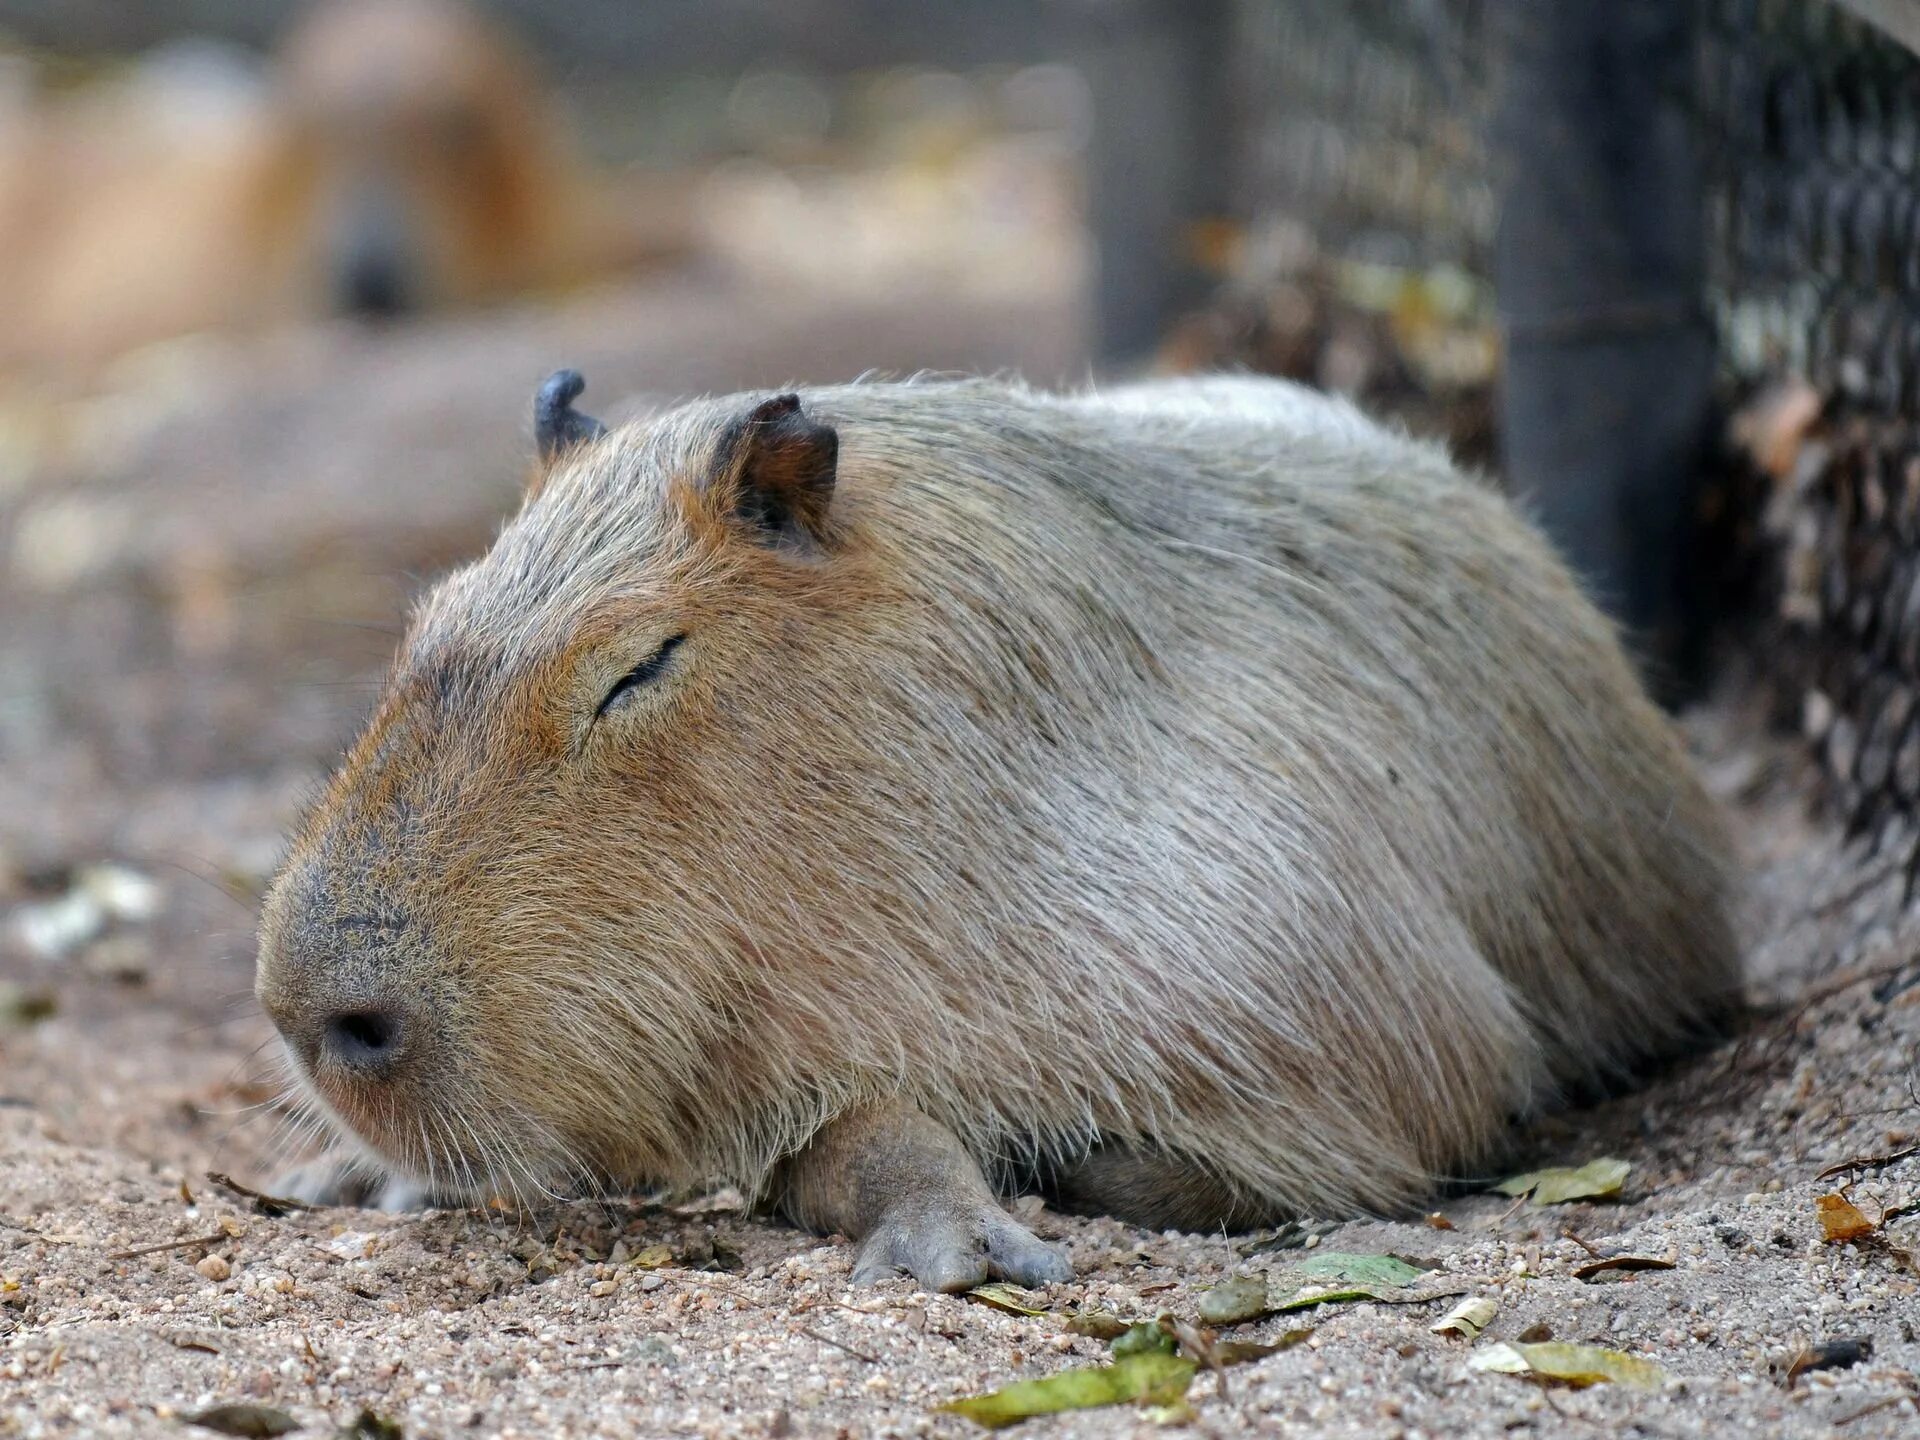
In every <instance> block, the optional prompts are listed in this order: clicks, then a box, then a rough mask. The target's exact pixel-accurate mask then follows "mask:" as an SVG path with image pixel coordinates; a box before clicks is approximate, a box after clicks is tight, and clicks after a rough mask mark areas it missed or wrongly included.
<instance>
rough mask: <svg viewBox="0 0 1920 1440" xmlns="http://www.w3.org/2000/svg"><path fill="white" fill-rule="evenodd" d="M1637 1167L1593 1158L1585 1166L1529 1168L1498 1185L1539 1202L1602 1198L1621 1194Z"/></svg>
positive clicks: (1501, 1191)
mask: <svg viewBox="0 0 1920 1440" xmlns="http://www.w3.org/2000/svg"><path fill="white" fill-rule="evenodd" d="M1632 1168H1633V1167H1632V1166H1631V1165H1629V1164H1628V1163H1627V1162H1626V1161H1624V1160H1613V1159H1607V1160H1590V1161H1588V1162H1587V1163H1586V1164H1585V1165H1580V1166H1566V1165H1558V1166H1554V1167H1553V1168H1551V1169H1547V1170H1529V1171H1528V1172H1527V1173H1526V1174H1524V1175H1515V1176H1514V1177H1513V1178H1512V1179H1510V1180H1502V1181H1501V1182H1500V1183H1499V1184H1498V1185H1496V1186H1494V1187H1493V1188H1494V1189H1495V1190H1498V1191H1499V1192H1500V1193H1501V1194H1502V1195H1531V1196H1532V1197H1533V1203H1534V1204H1536V1205H1564V1204H1566V1203H1567V1201H1569V1200H1598V1199H1604V1198H1605V1197H1607V1196H1610V1195H1618V1194H1619V1193H1620V1187H1621V1186H1622V1185H1624V1184H1626V1183H1627V1172H1628V1171H1630V1170H1631V1169H1632Z"/></svg>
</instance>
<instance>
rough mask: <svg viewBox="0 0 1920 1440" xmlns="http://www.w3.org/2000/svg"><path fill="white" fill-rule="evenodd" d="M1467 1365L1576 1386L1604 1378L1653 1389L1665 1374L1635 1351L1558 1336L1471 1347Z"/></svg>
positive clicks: (1613, 1381) (1597, 1381)
mask: <svg viewBox="0 0 1920 1440" xmlns="http://www.w3.org/2000/svg"><path fill="white" fill-rule="evenodd" d="M1467 1368H1468V1369H1469V1370H1479V1371H1482V1372H1490V1373H1493V1374H1498V1375H1531V1376H1538V1377H1539V1378H1541V1379H1543V1380H1558V1381H1560V1382H1561V1383H1562V1384H1565V1385H1572V1386H1576V1387H1580V1386H1586V1385H1597V1384H1600V1383H1602V1382H1603V1381H1604V1382H1610V1383H1612V1384H1615V1385H1626V1386H1630V1387H1631V1388H1633V1389H1636V1390H1657V1389H1659V1388H1660V1386H1661V1384H1662V1383H1664V1382H1665V1380H1666V1378H1667V1375H1666V1371H1664V1370H1662V1369H1661V1368H1660V1367H1659V1366H1658V1365H1656V1364H1654V1363H1653V1362H1652V1361H1651V1360H1643V1359H1641V1358H1640V1357H1639V1356H1638V1355H1629V1354H1627V1353H1626V1352H1625V1351H1622V1350H1608V1349H1606V1348H1604V1347H1602V1346H1599V1345H1570V1344H1567V1343H1565V1342H1564V1341H1558V1340H1549V1341H1547V1342H1546V1343H1545V1344H1542V1345H1522V1344H1518V1343H1508V1342H1506V1341H1501V1342H1498V1343H1496V1344H1493V1345H1488V1346H1486V1347H1484V1348H1483V1349H1480V1350H1477V1351H1475V1352H1474V1354H1473V1355H1472V1356H1471V1357H1469V1358H1468V1360H1467Z"/></svg>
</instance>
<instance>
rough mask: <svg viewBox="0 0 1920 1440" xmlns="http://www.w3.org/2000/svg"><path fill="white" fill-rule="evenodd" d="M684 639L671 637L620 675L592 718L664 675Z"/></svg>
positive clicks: (680, 636) (677, 636)
mask: <svg viewBox="0 0 1920 1440" xmlns="http://www.w3.org/2000/svg"><path fill="white" fill-rule="evenodd" d="M686 638H687V637H686V636H684V635H675V636H673V637H672V638H671V639H669V640H667V641H666V642H665V643H663V644H662V645H661V646H660V648H659V649H658V650H656V651H654V652H653V654H651V655H649V656H648V657H647V658H646V659H645V660H642V661H641V662H640V663H639V664H638V665H636V666H634V667H633V669H631V670H629V671H628V672H627V673H626V674H624V675H622V676H621V677H620V678H619V680H617V681H616V682H615V683H614V686H613V688H612V689H611V690H609V691H607V694H606V698H605V699H604V700H602V701H601V702H600V708H599V709H598V710H596V711H594V712H593V718H594V719H596V720H598V719H599V718H600V717H601V716H602V715H604V714H606V713H607V711H609V710H611V709H612V708H613V707H614V706H616V705H618V704H619V703H620V702H621V701H623V700H625V699H626V698H627V697H628V696H629V695H631V694H632V693H633V692H634V691H636V690H638V689H640V687H641V686H643V685H649V684H651V683H652V682H653V681H655V680H658V679H659V678H660V676H661V675H662V674H664V673H665V671H666V668H667V662H668V661H669V660H671V659H672V658H673V652H674V651H675V650H678V649H679V648H680V642H681V641H683V640H685V639H686Z"/></svg>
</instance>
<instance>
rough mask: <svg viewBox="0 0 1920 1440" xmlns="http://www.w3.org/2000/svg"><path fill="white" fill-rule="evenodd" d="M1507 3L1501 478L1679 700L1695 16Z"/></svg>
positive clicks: (1557, 2)
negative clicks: (1507, 478)
mask: <svg viewBox="0 0 1920 1440" xmlns="http://www.w3.org/2000/svg"><path fill="white" fill-rule="evenodd" d="M1499 3H1500V5H1501V19H1502V22H1503V23H1502V25H1501V37H1502V41H1503V43H1504V44H1505V46H1506V58H1507V88H1506V93H1505V96H1504V99H1503V102H1502V107H1501V115H1500V119H1499V122H1498V133H1497V140H1498V155H1499V159H1500V163H1501V165H1502V167H1503V171H1504V173H1503V182H1504V184H1503V188H1504V195H1503V199H1502V206H1501V222H1500V229H1499V234H1498V237H1497V239H1496V242H1495V251H1494V279H1495V286H1496V290H1497V293H1498V296H1499V305H1500V311H1501V320H1502V325H1503V328H1504V331H1505V338H1506V366H1505V376H1504V387H1503V393H1502V396H1501V424H1502V432H1503V441H1502V443H1503V446H1504V453H1505V460H1506V468H1507V472H1508V474H1509V476H1510V477H1511V480H1512V482H1513V485H1514V488H1515V489H1516V491H1518V492H1519V493H1520V494H1521V495H1523V496H1524V497H1526V498H1527V499H1529V500H1530V502H1531V504H1532V506H1533V507H1534V510H1535V513H1536V514H1537V515H1538V517H1539V518H1540V520H1541V522H1542V523H1543V524H1544V525H1545V527H1546V529H1547V531H1548V533H1549V534H1550V535H1551V536H1552V537H1553V539H1554V541H1555V542H1556V543H1557V544H1558V545H1559V546H1560V547H1561V549H1562V551H1563V553H1564V554H1565V555H1566V556H1567V558H1568V559H1569V560H1570V561H1571V562H1572V564H1573V565H1574V567H1575V568H1576V569H1577V570H1578V571H1579V573H1580V574H1581V576H1582V577H1583V578H1584V579H1585V580H1586V582H1587V583H1588V584H1589V585H1590V586H1591V587H1592V591H1593V594H1594V595H1595V597H1596V598H1597V599H1598V600H1599V601H1600V602H1601V603H1602V604H1603V605H1605V606H1606V607H1607V608H1608V609H1609V610H1610V611H1612V613H1613V614H1614V615H1615V617H1616V618H1617V619H1618V620H1620V621H1621V622H1622V624H1623V625H1624V626H1625V627H1626V628H1627V631H1628V633H1629V636H1630V638H1631V639H1632V640H1633V641H1634V643H1635V645H1636V647H1637V648H1638V650H1639V652H1640V654H1641V655H1642V656H1643V657H1644V658H1645V660H1646V661H1647V662H1648V670H1649V678H1650V679H1651V680H1652V681H1653V682H1654V685H1655V688H1656V689H1657V690H1659V691H1661V692H1662V693H1664V694H1666V695H1668V696H1670V697H1671V696H1673V695H1674V694H1676V693H1677V691H1678V689H1679V687H1680V686H1681V685H1682V683H1683V682H1684V680H1685V678H1686V674H1687V671H1688V670H1690V669H1691V667H1692V662H1693V661H1694V658H1695V656H1694V654H1693V646H1694V644H1695V643H1696V641H1697V633H1696V631H1697V627H1696V626H1695V625H1694V624H1693V618H1694V617H1693V611H1694V610H1695V609H1696V597H1692V596H1690V595H1689V592H1688V585H1687V569H1688V556H1689V550H1690V544H1691V540H1692V534H1693V527H1694V516H1695V497H1696V485H1697V478H1698V476H1699V474H1700V468H1701V467H1700V461H1701V458H1702V454H1703V445H1704V442H1705V441H1706V439H1707V435H1708V425H1709V420H1710V412H1711V402H1712V384H1713V339H1712V332H1711V329H1710V327H1709V325H1708V322H1707V317H1706V314H1705V311H1704V287H1705V243H1704V229H1703V226H1704V215H1703V210H1704V198H1703V197H1704V190H1703V184H1702V178H1701V173H1700V158H1699V154H1698V141H1697V137H1696V134H1695V129H1694V122H1693V118H1692V114H1691V110H1690V106H1689V100H1690V96H1691V93H1692V89H1693V74H1694V72H1693V66H1694V57H1695V53H1696V42H1697V38H1698V31H1697V27H1698V25H1699V21H1700V16H1699V11H1698V7H1697V4H1696V3H1695V0H1608V3H1605V4H1596V3H1594V0H1499Z"/></svg>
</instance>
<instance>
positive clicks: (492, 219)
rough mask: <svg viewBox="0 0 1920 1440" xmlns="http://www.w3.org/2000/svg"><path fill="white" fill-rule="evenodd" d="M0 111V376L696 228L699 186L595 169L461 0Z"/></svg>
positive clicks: (375, 16)
mask: <svg viewBox="0 0 1920 1440" xmlns="http://www.w3.org/2000/svg"><path fill="white" fill-rule="evenodd" d="M183 60H184V62H185V63H182V62H183ZM0 118H4V120H5V122H6V123H5V124H0V313H4V314H5V315H6V316H7V323H6V325H5V327H4V328H0V367H10V368H21V367H27V366H51V367H59V368H60V369H62V370H64V371H65V372H67V373H78V374H81V375H85V374H86V373H87V372H88V371H89V370H91V369H93V368H95V367H97V366H98V365H99V364H101V363H102V362H104V361H107V360H110V359H111V358H112V357H114V356H115V355H117V354H119V353H121V352H123V351H126V350H129V349H133V348H136V347H138V346H140V345H143V344H146V343H149V342H152V341H155V340H160V339H165V338H167V337H170V336H175V335H180V334H186V333H190V332H196V331H207V330H234V329H253V328H263V327H270V326H274V325H280V324H286V323H294V322H299V321H303V320H311V319H315V318H318V317H323V316H327V315H335V314H362V315H377V316H390V315H395V314H401V313H406V312H412V311H420V310H428V309H433V308H439V307H444V306H451V305H459V304H465V303H471V302H479V301H489V300H497V299H500V298H502V297H504V296H509V295H512V294H515V293H519V292H523V291H527V290H534V289H550V288H559V287H564V286H567V285H570V284H576V283H581V282H585V281H591V280H596V279H600V278H603V277H605V276H608V275H611V274H615V273H618V272H620V271H621V270H623V269H627V268H630V267H632V266H636V265H639V264H642V263H645V262H649V261H653V260H659V259H664V258H667V257H670V256H673V255H677V254H680V253H683V252H685V251H687V250H689V249H691V248H693V247H694V245H695V244H696V240H697V228H698V227H697V219H696V216H695V212H694V208H693V206H692V204H691V201H692V197H693V185H692V182H691V181H690V180H689V179H688V178H687V177H684V176H673V175H666V174H657V175H651V176H634V177H623V176H617V175H614V174H611V173H607V172H602V171H598V170H596V169H595V168H594V167H592V166H590V165H588V164H587V162H586V161H585V159H584V158H583V157H582V156H581V155H580V153H579V149H578V146H577V145H576V144H575V142H574V139H573V137H572V136H571V135H569V134H568V133H567V130H566V127H565V126H564V125H563V123H562V122H561V118H560V116H559V114H558V113H557V111H556V108H555V105H554V103H553V101H552V99H551V97H550V96H549V94H548V93H547V91H546V90H545V88H544V87H543V86H542V85H541V84H540V82H539V79H538V77H537V76H536V74H535V72H534V69H533V66H532V65H531V64H530V63H529V62H528V61H527V60H526V59H525V58H524V57H523V56H522V55H521V53H520V52H519V51H518V49H517V48H516V47H515V46H514V45H513V44H512V43H511V41H510V40H509V39H507V38H506V37H505V36H504V35H503V34H502V33H500V32H499V31H498V30H497V29H496V28H495V27H494V26H493V25H491V24H489V23H488V22H486V21H485V20H484V19H483V18H482V17H481V16H479V15H478V14H476V13H475V12H474V11H472V10H471V9H469V8H467V7H466V6H464V5H462V4H460V3H458V0H322V3H318V4H314V5H312V6H310V7H309V8H308V9H307V11H306V12H305V13H304V14H303V16H302V18H301V19H300V21H299V23H298V24H296V25H295V26H294V28H293V29H292V31H291V32H290V33H289V34H288V36H287V37H286V40H285V43H284V44H283V46H282V47H281V52H280V53H279V54H278V55H277V56H276V57H275V58H274V59H273V61H272V62H271V63H270V64H268V65H266V66H265V67H262V68H260V69H258V71H257V73H256V72H255V71H253V70H249V69H248V68H247V67H245V66H244V65H242V64H240V63H239V62H237V61H234V60H232V59H230V58H223V59H222V61H221V63H219V64H217V65H210V64H208V63H207V62H206V60H205V58H204V57H201V56H197V55H194V54H191V53H189V54H188V55H185V56H180V55H174V54H171V53H170V54H166V55H162V56H158V57H154V58H152V59H150V60H149V61H148V62H146V63H145V64H144V65H142V66H140V67H137V68H136V70H135V71H134V73H133V74H132V76H131V77H129V78H127V79H124V80H122V81H119V82H117V83H116V82H106V83H102V84H99V85H96V86H93V87H90V88H86V89H82V90H79V91H75V92H72V93H68V94H60V95H54V96H51V97H46V98H35V99H33V100H31V101H29V102H27V103H24V104H22V105H20V106H19V107H18V109H17V112H16V113H11V114H9V115H7V116H5V117H0Z"/></svg>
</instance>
